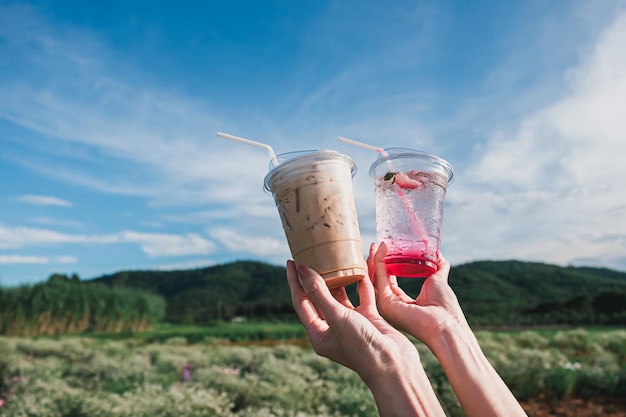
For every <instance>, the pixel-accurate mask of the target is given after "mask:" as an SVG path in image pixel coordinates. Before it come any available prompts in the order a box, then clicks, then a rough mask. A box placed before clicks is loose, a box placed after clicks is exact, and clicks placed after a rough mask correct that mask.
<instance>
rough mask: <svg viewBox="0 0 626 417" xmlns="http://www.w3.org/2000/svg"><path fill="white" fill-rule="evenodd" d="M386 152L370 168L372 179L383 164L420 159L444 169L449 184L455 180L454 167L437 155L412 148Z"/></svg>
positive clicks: (386, 150)
mask: <svg viewBox="0 0 626 417" xmlns="http://www.w3.org/2000/svg"><path fill="white" fill-rule="evenodd" d="M384 151H385V154H383V153H380V154H379V156H378V158H377V159H376V160H375V161H374V162H373V163H372V165H371V166H370V169H369V174H370V176H371V177H372V178H375V176H374V170H375V169H376V167H377V166H378V165H380V164H382V163H390V164H393V160H395V159H405V158H406V159H408V158H418V159H422V160H425V161H428V162H430V163H431V164H434V165H438V166H440V167H441V168H443V170H444V171H445V173H446V174H447V176H448V184H450V183H452V181H453V180H454V168H452V165H451V164H450V163H449V162H448V161H446V160H445V159H443V158H440V157H438V156H437V155H433V154H430V153H428V152H423V151H420V150H417V149H410V148H385V149H384Z"/></svg>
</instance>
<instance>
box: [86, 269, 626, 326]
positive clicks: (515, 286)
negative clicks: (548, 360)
mask: <svg viewBox="0 0 626 417" xmlns="http://www.w3.org/2000/svg"><path fill="white" fill-rule="evenodd" d="M86 282H100V283H104V284H106V285H109V286H118V287H129V288H138V289H142V290H146V291H150V292H153V293H156V294H159V295H161V296H162V297H164V298H165V300H166V302H167V312H166V318H165V319H166V321H169V322H172V323H196V324H206V323H210V322H212V321H215V320H229V319H231V318H233V317H235V316H246V317H248V318H250V319H268V318H295V313H294V311H293V308H292V306H291V298H290V294H289V287H288V286H287V281H286V278H285V268H284V267H281V266H275V265H270V264H266V263H263V262H256V261H237V262H231V263H227V264H222V265H215V266H210V267H206V268H199V269H191V270H179V271H122V272H118V273H115V274H111V275H105V276H101V277H97V278H94V279H92V280H89V281H86ZM422 282H423V280H422V279H411V278H400V279H399V283H400V286H401V287H402V288H403V289H405V291H407V293H409V294H410V295H412V296H416V295H417V294H418V293H419V290H420V288H421V285H422ZM449 282H450V285H451V287H452V288H453V289H454V291H455V293H456V294H457V296H458V298H459V301H460V303H461V306H462V307H463V310H464V311H465V313H466V314H467V316H468V318H469V319H470V321H471V322H473V323H474V324H486V325H487V324H494V325H497V324H549V323H573V324H626V272H620V271H614V270H610V269H606V268H592V267H571V266H568V267H560V266H557V265H550V264H543V263H537V262H523V261H515V260H510V261H476V262H471V263H466V264H462V265H457V266H453V267H452V270H451V272H450V278H449ZM348 293H349V295H350V297H351V298H352V299H355V300H356V291H355V286H354V285H352V286H350V287H348Z"/></svg>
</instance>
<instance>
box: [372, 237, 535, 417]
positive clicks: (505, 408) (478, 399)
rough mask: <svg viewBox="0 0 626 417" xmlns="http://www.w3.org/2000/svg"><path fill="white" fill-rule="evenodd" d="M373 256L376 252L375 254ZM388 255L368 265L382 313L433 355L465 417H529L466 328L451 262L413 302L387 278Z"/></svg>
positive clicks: (443, 263)
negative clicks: (451, 282)
mask: <svg viewBox="0 0 626 417" xmlns="http://www.w3.org/2000/svg"><path fill="white" fill-rule="evenodd" d="M372 246H374V245H372ZM374 250H375V249H374V248H373V247H372V249H370V253H371V251H374ZM386 254H387V247H386V246H385V244H384V243H382V244H381V245H380V247H379V248H378V250H376V251H375V255H374V256H373V257H372V256H370V258H369V259H368V261H367V265H368V270H369V273H370V278H371V279H372V280H373V281H374V282H375V288H376V301H377V303H378V309H379V311H380V313H381V314H382V316H383V317H384V318H385V319H387V320H388V321H389V323H391V324H393V325H394V326H395V327H397V328H398V329H401V330H404V331H405V332H407V333H409V334H411V335H413V336H414V337H416V338H417V339H419V340H421V341H422V342H424V344H426V345H427V346H428V347H429V348H430V349H431V350H432V352H433V353H434V354H435V356H436V357H437V359H439V361H440V363H441V365H442V367H443V369H444V372H445V373H446V376H447V377H448V380H449V381H450V385H451V386H452V389H453V390H454V392H455V394H456V397H457V399H458V400H459V402H460V404H461V407H462V408H463V411H464V412H465V414H466V415H467V416H468V417H479V416H480V417H497V416H511V417H513V416H516V417H523V416H526V413H525V412H524V410H523V409H522V407H521V406H520V405H519V403H518V402H517V400H516V399H515V397H514V396H513V394H512V393H511V391H510V390H509V388H508V387H507V386H506V384H505V383H504V381H503V380H502V378H500V376H499V375H498V373H497V372H496V371H495V369H493V367H492V366H491V364H490V363H489V361H488V360H487V358H486V357H485V355H484V353H483V352H482V350H481V348H480V345H479V343H478V341H477V340H476V337H475V336H474V334H473V333H472V331H471V329H470V327H469V325H468V324H467V320H466V319H465V315H464V314H463V311H462V310H461V306H460V305H459V302H458V300H457V298H456V295H455V294H454V291H452V288H450V286H449V285H448V274H449V273H450V264H449V263H448V261H446V259H445V258H444V257H443V256H441V255H440V256H439V265H438V268H437V272H435V273H434V274H433V275H431V276H430V277H428V278H426V280H425V281H424V284H423V286H422V289H421V291H420V293H419V295H418V296H417V298H416V299H413V298H411V297H409V296H408V295H407V294H406V293H405V292H404V291H403V290H402V289H401V288H400V287H399V286H398V281H397V279H396V277H395V276H393V275H392V276H389V275H388V274H387V269H386V268H385V255H386Z"/></svg>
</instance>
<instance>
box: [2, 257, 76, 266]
mask: <svg viewBox="0 0 626 417" xmlns="http://www.w3.org/2000/svg"><path fill="white" fill-rule="evenodd" d="M77 261H78V260H77V259H76V258H75V257H73V256H57V257H46V256H32V255H0V264H2V265H13V264H50V263H52V264H54V263H58V264H71V263H76V262H77Z"/></svg>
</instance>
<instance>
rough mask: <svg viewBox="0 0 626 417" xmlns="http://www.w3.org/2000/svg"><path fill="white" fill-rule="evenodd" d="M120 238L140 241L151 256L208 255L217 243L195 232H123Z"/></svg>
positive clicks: (134, 241)
mask: <svg viewBox="0 0 626 417" xmlns="http://www.w3.org/2000/svg"><path fill="white" fill-rule="evenodd" d="M119 237H120V240H121V241H123V242H132V243H138V244H140V246H141V250H143V251H144V252H145V253H146V254H147V255H148V256H150V257H155V258H157V257H167V256H183V255H206V254H208V253H211V252H213V251H214V250H215V244H214V243H213V242H211V241H208V240H206V239H205V238H203V237H201V236H199V235H198V234H195V233H188V234H185V235H172V234H164V233H139V232H132V231H125V232H122V233H121V234H120V235H119Z"/></svg>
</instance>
